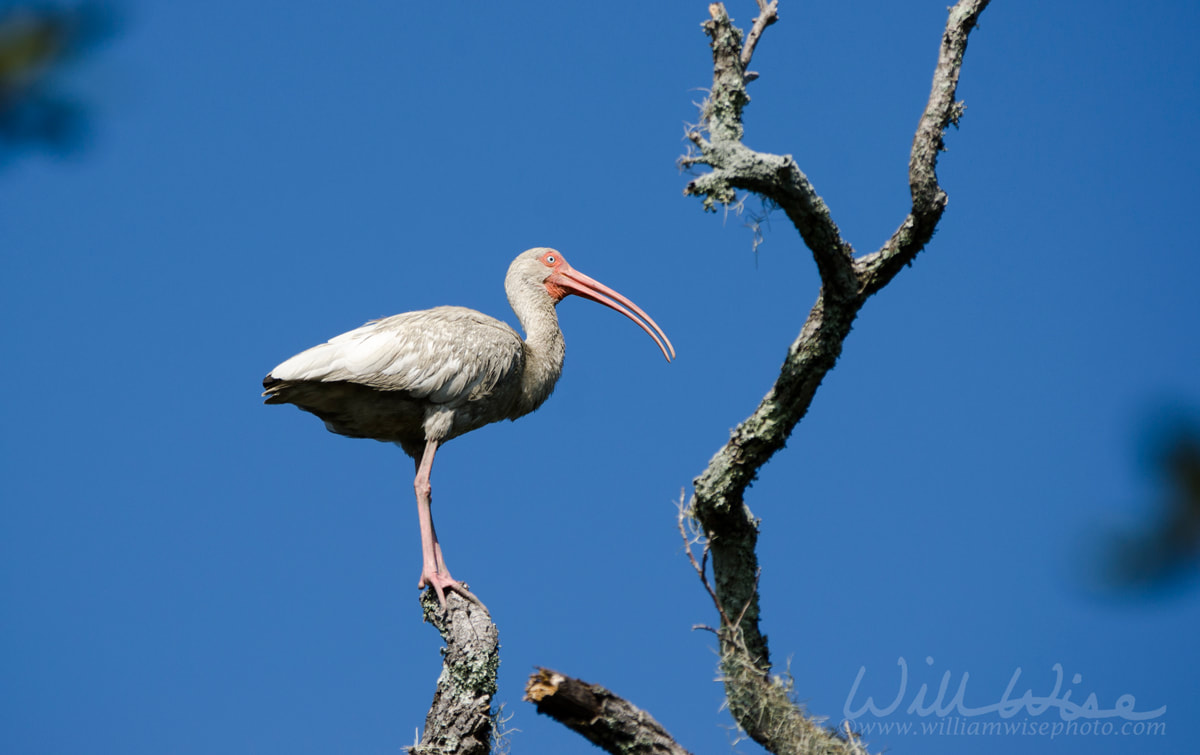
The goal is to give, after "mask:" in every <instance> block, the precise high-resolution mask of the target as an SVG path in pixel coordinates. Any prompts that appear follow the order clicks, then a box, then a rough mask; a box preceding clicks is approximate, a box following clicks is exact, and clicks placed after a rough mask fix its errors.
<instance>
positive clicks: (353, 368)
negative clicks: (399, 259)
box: [268, 307, 525, 404]
mask: <svg viewBox="0 0 1200 755" xmlns="http://www.w3.org/2000/svg"><path fill="white" fill-rule="evenodd" d="M524 358H525V356H524V348H523V343H522V341H521V337H520V336H519V335H517V332H516V331H514V330H513V329H512V328H511V327H509V326H508V325H506V324H505V323H503V322H500V321H499V320H496V319H494V318H492V317H488V316H487V315H484V314H482V313H480V312H476V311H474V310H472V309H467V308H465V307H437V308H435V309H428V310H423V311H420V312H407V313H405V314H402V315H394V316H392V317H387V318H384V319H382V320H373V321H371V322H368V323H367V324H366V325H363V326H362V327H361V328H357V329H355V330H352V331H350V332H348V333H343V334H342V335H340V336H337V337H336V338H333V339H331V340H330V341H329V342H328V343H323V344H321V345H320V346H315V347H313V348H311V349H309V350H308V351H304V352H301V353H300V354H297V355H296V356H294V357H292V358H291V359H289V360H287V361H286V362H284V363H283V364H281V365H279V366H278V367H276V368H275V369H274V370H271V374H270V375H269V376H268V379H272V378H273V379H274V380H277V381H283V382H286V383H297V382H322V383H329V382H348V383H356V384H359V385H364V386H368V387H371V388H375V389H376V390H381V391H402V392H405V393H407V394H408V395H410V396H412V397H413V398H417V399H423V400H427V401H431V402H433V403H439V404H442V403H460V402H462V401H472V400H476V399H479V398H482V397H484V396H487V395H489V394H490V393H491V392H492V391H493V390H494V389H495V388H496V386H497V385H499V384H500V383H501V382H503V381H504V380H505V379H506V378H511V379H516V377H517V376H519V374H520V371H521V369H522V367H523V364H524Z"/></svg>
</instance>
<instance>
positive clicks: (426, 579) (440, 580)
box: [417, 570, 487, 611]
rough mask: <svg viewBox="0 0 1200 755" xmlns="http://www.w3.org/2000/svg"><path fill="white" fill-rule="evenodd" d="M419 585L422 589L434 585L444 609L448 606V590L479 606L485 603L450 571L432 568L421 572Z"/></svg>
mask: <svg viewBox="0 0 1200 755" xmlns="http://www.w3.org/2000/svg"><path fill="white" fill-rule="evenodd" d="M417 587H418V588H421V589H424V588H426V587H432V588H433V590H434V592H436V593H437V596H438V602H439V603H441V604H442V609H443V610H444V609H445V608H446V591H447V590H450V591H452V592H456V593H458V594H459V595H461V596H463V597H464V598H466V599H467V600H469V601H471V602H472V603H474V604H476V605H478V606H479V607H481V608H482V607H483V603H482V602H481V601H480V600H479V598H477V597H475V595H474V593H472V592H471V591H470V590H468V589H467V586H466V585H465V584H463V583H462V582H459V581H458V580H456V579H454V578H453V577H451V576H450V572H446V571H440V572H439V571H432V570H427V571H423V572H421V579H420V581H418V582H417ZM484 610H485V611H486V610H487V609H486V608H484Z"/></svg>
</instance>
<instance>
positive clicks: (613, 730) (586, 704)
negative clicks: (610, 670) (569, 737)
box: [525, 668, 690, 755]
mask: <svg viewBox="0 0 1200 755" xmlns="http://www.w3.org/2000/svg"><path fill="white" fill-rule="evenodd" d="M525 700H526V701H528V702H532V703H536V704H537V710H538V713H542V714H544V715H547V716H550V717H551V718H553V719H554V720H555V721H558V722H559V723H561V724H563V725H564V726H566V727H567V728H569V729H571V730H573V731H576V732H578V733H580V734H582V735H583V736H584V737H585V738H586V739H587V740H588V741H589V742H591V743H592V744H594V745H596V746H597V747H599V748H601V749H603V750H606V751H608V752H611V753H613V755H690V754H689V753H688V751H687V750H685V749H683V747H682V746H681V745H680V744H679V743H678V742H676V741H675V739H674V738H672V737H671V735H670V734H669V733H667V730H666V729H664V728H663V727H662V724H660V723H659V722H658V721H655V720H654V718H653V717H652V716H651V715H650V714H649V713H646V712H645V711H643V710H641V709H640V708H638V707H636V706H634V705H633V704H632V703H630V702H629V701H627V700H625V699H623V698H621V697H618V696H617V695H614V694H613V693H612V692H609V691H608V690H606V689H605V688H603V687H601V686H599V685H596V684H588V683H587V682H584V681H581V680H579V679H572V678H571V677H569V676H564V675H563V674H560V673H558V672H557V671H551V670H550V669H544V668H540V669H538V670H537V673H535V674H533V675H532V676H530V677H529V682H528V683H527V684H526V685H525Z"/></svg>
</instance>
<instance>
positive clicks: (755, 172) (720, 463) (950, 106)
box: [681, 0, 989, 753]
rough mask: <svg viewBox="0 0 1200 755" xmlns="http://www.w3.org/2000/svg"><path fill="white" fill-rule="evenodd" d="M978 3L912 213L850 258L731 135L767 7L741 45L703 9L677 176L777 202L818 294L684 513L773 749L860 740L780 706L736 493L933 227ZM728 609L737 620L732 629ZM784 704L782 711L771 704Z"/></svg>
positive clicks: (830, 226)
mask: <svg viewBox="0 0 1200 755" xmlns="http://www.w3.org/2000/svg"><path fill="white" fill-rule="evenodd" d="M988 2H989V0H960V1H959V2H958V3H957V4H956V5H955V6H954V7H953V8H951V9H950V15H949V19H948V20H947V23H946V28H945V31H944V32H943V35H942V42H941V46H940V49H939V53H938V63H937V67H936V69H935V71H934V76H933V86H932V92H931V94H930V98H929V102H928V103H927V105H926V107H925V111H924V114H923V115H922V117H921V121H920V124H919V125H918V128H917V132H916V134H915V136H914V138H913V147H912V154H911V158H910V161H909V184H910V188H911V194H912V209H911V211H910V212H909V213H908V215H907V216H906V217H905V219H904V221H903V222H902V223H901V225H900V228H899V229H898V230H897V231H896V232H895V233H894V234H893V235H892V237H891V238H889V239H888V240H887V241H886V242H885V243H884V245H883V246H882V247H881V248H880V249H879V250H878V251H876V252H873V253H871V254H867V255H864V256H862V257H857V258H856V256H855V252H854V250H853V248H852V247H851V246H850V244H849V243H847V242H846V241H845V240H843V239H842V236H841V232H840V230H839V229H838V227H837V225H836V224H835V223H834V221H833V217H832V214H831V213H830V211H829V208H828V207H827V206H826V204H825V202H824V201H823V200H822V199H821V197H820V195H819V194H817V192H816V189H815V188H814V187H813V185H812V183H811V182H810V181H809V179H808V177H807V176H805V175H804V173H803V172H802V171H801V170H800V168H799V167H798V166H797V164H796V162H795V161H794V160H793V159H792V158H791V156H788V155H782V156H781V155H774V154H769V153H764V152H756V151H754V150H751V149H750V148H748V147H746V146H745V145H743V144H742V143H741V139H742V134H743V131H744V129H743V125H742V121H741V118H742V110H743V108H744V107H745V105H746V104H748V103H749V101H750V98H749V96H748V95H747V94H746V84H747V83H748V81H750V80H751V78H752V76H749V75H747V73H746V65H747V64H748V62H749V59H750V55H751V54H752V53H753V50H754V45H756V44H757V43H758V42H759V40H760V37H761V36H762V32H763V30H765V29H766V28H767V27H768V26H770V25H771V24H772V23H774V21H775V19H776V18H777V13H776V8H775V3H774V2H772V3H769V4H768V3H765V2H764V0H759V2H758V4H759V11H760V12H759V16H758V18H756V19H755V22H754V24H753V26H752V28H751V37H748V38H747V40H746V44H745V45H744V46H742V45H740V44H738V43H739V42H740V40H741V39H742V33H741V31H740V30H739V29H737V28H736V27H735V26H734V25H733V22H732V20H731V19H730V18H729V15H728V13H726V11H725V8H724V6H723V5H722V4H720V3H714V4H713V5H710V6H709V15H710V19H709V20H708V21H705V22H704V24H703V27H704V31H705V33H706V34H707V35H708V36H709V38H710V40H711V46H712V51H713V88H712V93H711V95H710V97H709V100H708V101H707V102H706V103H705V105H704V107H703V109H702V113H701V118H702V121H701V125H700V127H698V128H696V129H693V130H692V131H691V132H690V133H689V134H688V138H689V139H690V140H691V142H692V144H693V145H694V147H695V151H694V152H693V153H692V154H689V155H688V156H686V157H685V158H683V159H682V160H681V163H682V164H684V165H706V166H708V167H709V168H711V170H710V171H709V172H708V173H706V174H704V175H701V176H699V177H698V178H695V179H693V180H692V181H691V182H690V183H688V185H687V188H686V189H684V193H685V194H691V195H696V196H700V197H702V198H703V199H704V206H705V209H714V205H715V203H721V204H725V205H730V204H732V203H734V202H735V201H736V200H737V191H739V190H742V191H750V192H754V193H756V194H758V195H760V196H762V197H763V198H764V199H766V200H768V201H770V202H772V203H774V204H776V205H778V206H779V207H780V208H781V209H783V210H784V212H785V213H786V214H787V216H788V218H789V219H790V220H791V221H792V224H793V225H794V226H795V228H796V230H797V231H798V232H799V234H800V236H801V238H803V240H804V242H805V244H806V245H807V246H808V248H809V250H810V251H811V252H812V255H813V260H814V261H815V263H816V266H817V270H818V272H819V274H820V276H821V291H820V293H819V294H818V296H817V301H816V303H815V304H814V305H813V307H812V310H811V311H810V312H809V315H808V318H807V320H806V321H805V322H804V324H803V326H802V327H801V329H800V333H799V335H798V336H797V338H796V340H795V341H794V342H793V343H792V344H791V346H790V347H789V348H788V353H787V356H786V358H785V359H784V361H783V364H782V366H781V367H780V370H779V376H778V377H777V378H776V380H775V382H774V384H773V385H772V386H771V387H770V389H769V390H768V391H767V394H766V396H765V397H764V398H763V399H762V401H761V402H760V403H759V405H758V407H757V408H756V409H755V410H754V412H753V413H752V414H751V415H750V416H749V417H747V418H746V420H745V421H743V422H742V423H741V424H740V425H738V427H737V428H735V429H734V430H733V432H732V433H731V435H730V438H729V441H728V442H727V443H726V444H725V445H724V446H723V447H722V448H721V449H720V450H719V451H718V452H717V453H716V455H715V456H713V458H712V460H711V461H710V462H709V465H708V467H707V468H706V469H705V470H704V472H703V473H702V474H701V475H700V476H699V477H697V478H696V480H695V486H694V494H693V496H692V498H691V501H690V502H689V504H688V507H687V510H686V512H685V513H686V514H687V515H689V516H692V517H694V518H695V519H696V521H697V522H698V525H697V526H698V530H699V531H700V532H702V533H703V535H704V537H705V538H706V540H707V544H706V548H707V549H708V551H709V552H711V554H712V568H713V580H712V582H711V586H710V583H709V582H708V580H707V577H706V575H704V574H703V573H702V574H701V576H702V581H703V582H704V584H705V586H706V588H709V589H711V590H712V591H713V592H714V593H715V595H716V600H717V602H718V613H719V614H720V615H721V617H722V630H721V631H720V632H718V635H719V636H720V637H721V640H722V646H721V654H722V670H723V672H724V675H723V678H724V681H725V690H726V695H727V697H728V699H729V704H730V710H731V712H732V713H733V715H734V717H735V719H737V721H738V723H739V725H741V726H742V728H743V729H744V730H745V731H746V732H747V734H749V735H750V737H751V738H753V739H754V740H755V741H756V742H758V743H760V744H761V745H763V746H764V747H765V748H766V749H767V750H769V751H771V752H774V753H783V752H818V751H819V752H831V751H857V749H858V748H860V747H861V745H860V743H859V742H858V741H857V740H856V739H854V738H853V737H849V736H846V735H843V734H842V733H840V732H835V731H830V730H827V729H824V728H822V727H820V726H818V725H817V724H816V722H815V721H813V720H812V719H810V718H808V717H806V716H805V715H804V714H803V711H801V710H800V708H799V707H797V706H795V705H793V704H791V703H790V702H788V701H789V695H788V692H789V690H790V686H789V685H788V684H787V683H785V682H783V681H781V680H780V679H779V678H778V677H771V676H770V670H771V660H770V653H769V649H768V646H767V640H766V637H765V636H764V635H763V634H762V632H761V630H760V628H759V593H758V573H759V563H758V555H757V552H756V543H757V538H758V520H757V518H756V517H755V516H754V514H753V513H751V511H750V509H749V508H748V507H747V506H746V504H745V502H744V494H745V491H746V488H747V487H749V485H750V483H751V482H753V480H754V478H755V477H756V476H757V474H758V471H759V470H760V469H761V468H762V467H763V465H765V464H766V463H767V462H768V461H769V460H770V459H771V458H772V457H773V456H774V454H775V453H776V452H777V451H779V450H780V449H781V448H783V446H784V444H785V443H786V441H787V439H788V437H789V436H790V435H791V433H792V430H793V429H794V428H795V426H796V424H797V423H798V422H799V421H800V420H801V419H802V418H803V417H804V415H805V413H806V412H807V411H808V407H809V406H810V405H811V403H812V399H813V396H814V395H815V394H816V390H817V388H818V386H819V385H820V384H821V381H822V380H823V379H824V377H825V375H826V374H827V373H828V372H829V370H830V369H832V368H833V366H834V365H835V364H836V363H837V359H838V357H839V356H840V355H841V351H842V345H843V343H844V342H845V339H846V337H847V336H848V335H849V333H850V328H851V325H852V324H853V322H854V319H855V318H856V317H857V315H858V312H859V310H860V309H861V307H862V305H863V303H864V302H865V301H866V300H867V298H868V297H870V296H871V295H872V294H873V293H875V292H876V291H878V290H879V289H880V288H882V287H883V286H884V285H886V284H887V283H888V282H889V281H890V280H891V279H892V278H893V277H894V276H895V275H896V273H898V272H899V270H900V269H902V268H903V267H904V265H906V264H908V263H910V262H911V261H912V260H913V258H914V257H916V255H917V254H918V253H919V252H920V251H921V249H922V248H924V246H925V244H926V243H927V242H928V241H929V239H930V238H931V237H932V235H933V231H934V229H935V227H936V226H937V223H938V220H939V219H940V218H941V214H942V212H943V211H944V209H945V206H946V201H947V197H946V194H945V192H944V191H943V190H942V189H941V187H940V186H939V185H938V181H937V173H936V167H937V156H938V153H939V152H940V151H941V149H942V148H943V134H944V132H945V130H946V128H947V127H948V126H949V125H950V124H951V123H957V119H958V118H959V116H960V115H961V114H962V112H963V107H962V104H961V103H959V102H957V100H956V99H955V93H956V89H957V85H958V77H959V73H960V71H961V68H962V61H963V54H964V52H965V51H966V45H967V39H968V36H969V35H970V32H971V30H972V29H974V28H975V24H976V21H977V20H978V18H979V15H980V13H982V12H983V10H984V8H986V7H987V5H988ZM751 39H752V40H753V43H751ZM690 555H691V554H690V552H689V556H690ZM692 559H693V564H695V563H696V562H695V559H694V557H692ZM731 616H739V617H740V618H739V619H738V620H737V621H736V626H734V625H732V624H733V623H732V622H730V620H729V617H731ZM785 702H786V703H787V705H786V706H785V707H786V708H787V710H786V711H785V710H784V708H783V707H780V706H783V704H784V703H785ZM764 710H777V711H778V712H779V716H778V717H777V718H776V719H773V720H774V721H775V723H771V722H769V721H766V720H765V719H764V716H763V715H762V714H761V711H764ZM797 716H798V717H799V718H796V717H797ZM801 721H803V722H806V723H801ZM780 722H790V723H788V724H787V725H784V724H783V723H780ZM792 724H795V725H792Z"/></svg>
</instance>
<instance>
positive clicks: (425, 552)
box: [413, 440, 473, 608]
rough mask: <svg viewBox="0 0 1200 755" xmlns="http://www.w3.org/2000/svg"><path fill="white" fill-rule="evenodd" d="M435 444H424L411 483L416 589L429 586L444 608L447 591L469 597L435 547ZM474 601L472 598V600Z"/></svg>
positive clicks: (437, 547) (440, 549)
mask: <svg viewBox="0 0 1200 755" xmlns="http://www.w3.org/2000/svg"><path fill="white" fill-rule="evenodd" d="M437 447H438V442H437V441H436V440H431V441H427V442H426V443H425V453H423V454H422V455H421V461H420V462H418V464H417V479H416V480H414V481H413V489H414V490H415V491H416V493H417V518H418V519H420V522H421V579H420V581H418V582H417V587H422V588H423V587H426V586H430V585H431V586H432V587H433V589H434V590H436V591H437V596H438V600H439V601H441V604H442V607H443V608H445V607H446V593H445V591H446V590H454V591H455V592H458V593H460V594H464V595H467V596H470V595H471V594H470V593H469V592H467V591H466V589H465V588H464V587H463V586H462V583H460V582H456V581H455V580H454V578H453V577H451V576H450V570H449V569H447V568H446V560H445V559H444V558H442V546H441V545H440V544H439V543H438V539H437V530H435V529H434V528H433V512H432V510H431V506H432V504H433V486H432V485H430V484H429V474H430V471H431V470H432V469H433V455H434V454H435V453H436V452H437ZM472 597H473V596H472Z"/></svg>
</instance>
